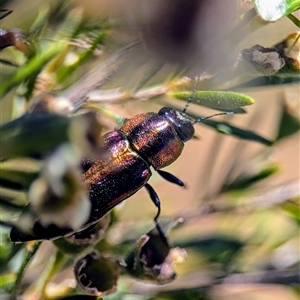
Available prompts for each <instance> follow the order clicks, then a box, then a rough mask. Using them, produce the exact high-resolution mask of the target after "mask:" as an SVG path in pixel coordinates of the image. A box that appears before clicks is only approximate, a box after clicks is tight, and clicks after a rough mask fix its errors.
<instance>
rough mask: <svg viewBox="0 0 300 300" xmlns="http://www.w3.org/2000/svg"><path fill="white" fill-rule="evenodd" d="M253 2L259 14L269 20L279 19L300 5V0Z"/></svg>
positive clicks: (260, 0)
mask: <svg viewBox="0 0 300 300" xmlns="http://www.w3.org/2000/svg"><path fill="white" fill-rule="evenodd" d="M252 2H253V5H254V7H255V9H256V11H257V13H258V15H259V16H260V17H261V18H262V19H264V20H265V21H268V22H274V21H277V20H278V19H280V18H282V17H284V16H287V15H289V14H291V13H293V12H294V11H295V10H297V9H298V8H299V7H300V1H299V0H273V1H268V0H252Z"/></svg>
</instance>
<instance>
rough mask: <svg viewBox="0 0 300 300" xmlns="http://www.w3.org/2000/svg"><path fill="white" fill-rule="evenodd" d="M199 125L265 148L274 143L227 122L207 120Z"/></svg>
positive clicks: (193, 116) (195, 117)
mask: <svg viewBox="0 0 300 300" xmlns="http://www.w3.org/2000/svg"><path fill="white" fill-rule="evenodd" d="M189 115H190V116H191V117H192V118H194V119H197V118H200V117H199V116H195V115H192V114H189ZM201 123H203V124H205V125H207V126H209V127H212V128H215V129H216V130H218V131H219V132H221V133H225V134H229V135H232V136H235V137H238V138H240V139H244V140H249V141H253V142H258V143H261V144H264V145H266V146H272V145H273V143H274V142H273V141H271V140H268V139H266V138H264V137H262V136H261V135H259V134H257V133H255V132H254V131H251V130H247V129H242V128H239V127H236V126H233V125H231V124H229V123H227V122H219V121H215V120H210V119H209V120H203V121H201Z"/></svg>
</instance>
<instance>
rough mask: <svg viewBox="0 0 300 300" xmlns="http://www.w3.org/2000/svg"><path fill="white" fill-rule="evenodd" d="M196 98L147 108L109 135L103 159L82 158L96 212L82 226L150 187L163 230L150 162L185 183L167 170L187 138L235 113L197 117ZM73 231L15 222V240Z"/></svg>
mask: <svg viewBox="0 0 300 300" xmlns="http://www.w3.org/2000/svg"><path fill="white" fill-rule="evenodd" d="M191 101H192V100H191V99H189V100H188V102H187V104H186V106H185V107H184V109H183V110H182V111H179V110H176V109H174V108H171V107H163V108H161V109H160V110H159V112H158V113H154V112H148V113H142V114H138V115H136V116H133V117H132V118H129V119H125V121H124V124H123V125H122V126H121V127H120V129H118V130H114V131H111V132H108V133H107V134H106V135H104V136H103V145H102V146H101V149H99V157H97V159H95V160H90V159H84V160H82V162H81V164H80V167H81V169H82V170H83V174H82V180H83V181H84V182H85V184H86V185H87V186H88V188H89V199H90V201H91V212H90V216H89V219H88V221H87V222H86V223H85V224H84V226H83V227H82V230H83V229H86V228H93V227H94V226H95V224H97V222H98V221H99V220H100V219H101V218H102V217H103V216H105V215H106V214H107V213H108V212H109V211H110V210H111V209H112V208H114V207H115V206H116V205H117V204H119V203H120V202H122V201H124V200H125V199H127V198H129V197H131V196H132V195H133V194H135V193H136V192H137V191H138V190H140V189H141V188H142V187H144V188H145V189H146V190H147V192H148V193H149V195H150V198H151V200H152V202H153V203H154V205H155V206H156V207H157V214H156V216H155V218H154V221H155V223H156V226H157V229H158V230H159V231H160V233H162V232H161V230H160V227H159V225H158V222H157V220H158V217H159V215H160V210H161V207H160V200H159V197H158V195H157V193H156V192H155V190H154V189H153V187H152V186H151V185H150V184H149V183H148V180H149V179H150V177H151V175H152V173H151V170H150V167H153V168H154V170H155V171H157V172H158V174H159V175H160V176H162V177H163V178H164V179H165V180H167V181H169V182H171V183H173V184H176V185H178V186H181V187H184V183H183V182H182V181H181V180H180V179H179V178H177V177H176V176H174V175H172V174H170V173H168V172H166V171H163V170H161V169H162V168H164V167H167V166H168V165H170V164H172V163H173V162H174V161H175V160H177V158H178V157H179V156H180V155H181V152H182V150H183V148H184V143H185V142H187V141H189V140H191V139H192V138H193V136H194V133H195V129H194V124H196V123H198V122H201V121H203V120H205V119H208V118H211V117H213V116H216V115H224V114H229V113H230V112H222V113H218V114H214V115H212V116H208V117H202V118H198V119H196V120H194V119H192V118H191V117H189V116H188V115H186V113H185V112H186V110H187V107H188V106H189V103H190V102H191ZM72 233H74V230H72V229H70V228H60V227H58V226H56V225H54V224H51V225H49V226H48V227H44V226H43V225H42V224H41V223H40V222H39V221H38V220H36V221H35V222H34V224H33V226H32V230H31V232H30V233H25V232H22V231H21V230H20V229H18V228H17V227H13V228H12V230H11V234H10V237H11V240H12V241H13V242H26V241H30V240H45V239H55V238H59V237H62V236H67V235H70V234H72ZM162 235H163V234H162Z"/></svg>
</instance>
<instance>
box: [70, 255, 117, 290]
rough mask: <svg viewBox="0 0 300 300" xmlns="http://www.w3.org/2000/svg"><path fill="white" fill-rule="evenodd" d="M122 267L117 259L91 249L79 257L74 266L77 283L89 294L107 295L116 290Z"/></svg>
mask: <svg viewBox="0 0 300 300" xmlns="http://www.w3.org/2000/svg"><path fill="white" fill-rule="evenodd" d="M121 269H122V267H121V264H120V262H119V260H118V259H116V258H109V257H104V256H102V255H100V253H99V252H98V251H93V252H91V253H89V254H88V255H86V256H85V257H83V258H81V259H79V260H78V261H77V262H76V264H75V266H74V274H75V277H76V280H77V282H78V284H79V285H80V286H81V287H82V288H83V289H84V290H85V291H86V292H88V293H89V294H90V295H97V296H101V295H108V294H111V293H113V292H114V291H115V290H116V286H117V280H118V277H119V275H120V271H121Z"/></svg>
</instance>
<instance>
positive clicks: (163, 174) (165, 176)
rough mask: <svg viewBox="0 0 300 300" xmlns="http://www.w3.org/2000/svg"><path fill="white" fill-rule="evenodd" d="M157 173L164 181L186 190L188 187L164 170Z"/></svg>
mask: <svg viewBox="0 0 300 300" xmlns="http://www.w3.org/2000/svg"><path fill="white" fill-rule="evenodd" d="M156 171H157V173H158V174H159V175H160V176H161V177H162V178H163V179H165V180H167V181H169V182H171V183H174V184H177V185H179V186H182V187H184V188H185V187H186V186H185V184H184V183H183V182H182V181H181V180H180V179H179V178H177V177H176V176H174V175H173V174H171V173H169V172H166V171H162V170H156Z"/></svg>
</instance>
